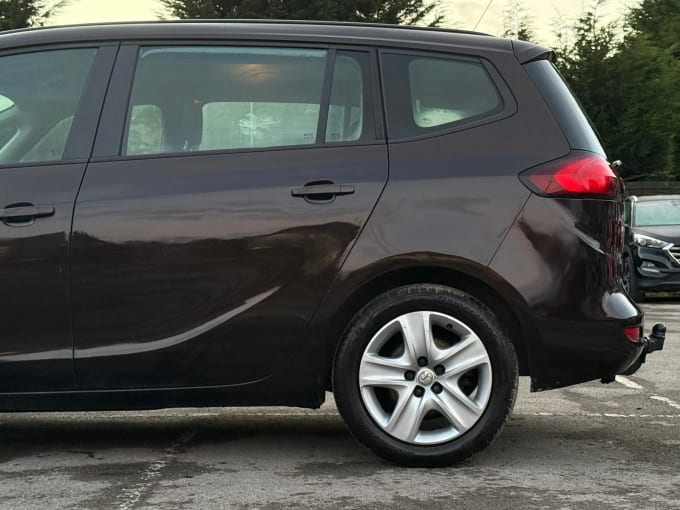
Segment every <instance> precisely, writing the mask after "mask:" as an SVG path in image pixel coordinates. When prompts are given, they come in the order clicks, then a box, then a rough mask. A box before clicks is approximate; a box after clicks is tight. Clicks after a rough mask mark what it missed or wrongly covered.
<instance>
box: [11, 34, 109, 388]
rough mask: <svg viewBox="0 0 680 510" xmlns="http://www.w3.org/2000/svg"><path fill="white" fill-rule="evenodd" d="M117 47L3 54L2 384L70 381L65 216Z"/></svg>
mask: <svg viewBox="0 0 680 510" xmlns="http://www.w3.org/2000/svg"><path fill="white" fill-rule="evenodd" d="M116 51H117V47H116V45H111V46H106V47H101V48H97V47H64V46H61V47H58V48H42V49H35V48H34V49H30V50H14V51H12V52H11V53H4V54H2V55H0V285H1V286H2V296H3V297H2V306H0V324H2V332H1V333H0V392H3V393H8V392H10V393H11V392H31V391H41V392H43V391H56V390H66V389H72V388H74V387H75V378H74V369H73V337H72V330H71V307H70V301H69V299H70V282H69V278H70V267H69V243H70V237H71V218H72V214H73V206H74V202H75V197H76V194H77V192H78V187H79V185H80V181H81V179H82V176H83V172H84V171H85V166H86V163H87V157H88V156H89V153H90V150H91V149H92V143H93V139H94V134H93V133H94V130H95V128H96V125H97V122H98V118H99V113H100V111H101V106H102V102H103V99H104V92H105V91H104V88H105V85H106V81H107V80H108V77H109V75H110V72H111V68H112V65H113V59H114V57H115V53H116Z"/></svg>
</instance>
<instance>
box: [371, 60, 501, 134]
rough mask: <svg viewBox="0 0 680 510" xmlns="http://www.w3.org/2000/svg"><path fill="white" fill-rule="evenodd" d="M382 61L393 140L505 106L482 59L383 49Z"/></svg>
mask: <svg viewBox="0 0 680 510" xmlns="http://www.w3.org/2000/svg"><path fill="white" fill-rule="evenodd" d="M382 65H383V74H384V84H385V85H384V86H385V100H386V109H387V121H388V131H389V136H390V138H392V139H394V138H409V137H415V136H422V135H427V134H429V133H434V132H438V131H444V130H448V129H453V128H456V127H458V126H461V127H462V126H466V125H470V124H474V123H478V122H480V121H484V120H486V119H489V118H492V117H494V116H496V115H498V114H499V113H500V112H502V111H503V109H504V101H503V97H502V96H501V94H500V93H499V91H498V88H497V87H496V84H495V82H494V80H493V79H492V77H491V76H490V74H489V72H488V71H487V69H486V67H485V66H484V64H482V62H480V61H479V60H474V59H466V58H462V57H461V58H460V59H449V58H438V57H428V56H419V55H404V54H393V53H385V54H383V56H382Z"/></svg>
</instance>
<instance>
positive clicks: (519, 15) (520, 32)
mask: <svg viewBox="0 0 680 510" xmlns="http://www.w3.org/2000/svg"><path fill="white" fill-rule="evenodd" d="M502 37H507V38H509V39H519V40H520V41H529V42H532V41H534V40H535V38H536V36H535V33H534V27H533V20H532V19H531V15H530V14H529V11H527V9H526V7H524V4H523V3H522V2H521V1H520V0H510V1H509V2H508V3H507V5H506V8H505V10H504V11H503V34H502Z"/></svg>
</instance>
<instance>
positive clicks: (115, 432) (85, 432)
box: [0, 300, 680, 510]
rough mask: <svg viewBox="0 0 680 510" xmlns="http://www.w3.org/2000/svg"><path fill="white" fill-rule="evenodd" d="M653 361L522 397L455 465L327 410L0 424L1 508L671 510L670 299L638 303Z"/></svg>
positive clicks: (679, 348) (675, 403)
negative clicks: (407, 460)
mask: <svg viewBox="0 0 680 510" xmlns="http://www.w3.org/2000/svg"><path fill="white" fill-rule="evenodd" d="M644 307H645V310H646V312H647V324H648V326H651V324H653V323H654V322H657V321H664V322H666V324H667V326H668V330H669V335H668V336H667V339H666V349H665V350H664V351H663V352H662V353H661V354H656V355H654V356H652V357H651V358H650V360H649V362H648V363H647V365H646V366H644V367H643V368H642V370H641V371H640V372H638V374H637V375H635V376H631V377H628V378H620V379H619V380H617V382H615V383H612V384H609V385H601V384H600V383H599V382H593V383H589V384H584V385H581V386H576V387H571V388H567V389H563V390H557V391H552V392H546V393H540V394H530V393H529V391H528V381H522V387H521V391H520V396H519V399H518V402H517V406H516V407H515V412H514V413H513V415H512V417H511V418H510V420H509V423H508V426H507V427H506V429H505V431H504V432H503V433H502V435H501V436H500V438H499V440H498V441H496V443H494V445H493V446H492V447H490V448H489V449H488V450H486V451H485V452H483V453H482V454H480V455H478V456H476V457H475V458H473V459H472V460H469V461H467V462H466V463H464V464H463V465H461V466H458V467H453V468H448V469H403V468H398V467H395V466H392V465H389V464H386V463H384V462H382V461H380V460H378V459H376V458H375V457H373V456H372V455H371V454H369V453H367V452H366V451H364V450H363V449H362V448H361V447H360V446H359V445H358V444H357V443H355V442H354V441H353V439H352V438H351V437H350V436H349V434H348V432H347V431H346V430H345V428H344V426H343V424H342V422H341V420H340V418H339V417H338V415H337V413H336V412H335V409H334V407H333V404H332V402H329V403H328V404H326V405H325V406H324V407H323V408H322V409H321V410H319V411H306V410H297V409H286V408H280V409H279V408H266V409H261V408H260V409H181V410H162V411H153V412H144V413H110V412H109V413H49V414H18V415H9V414H5V415H0V442H1V443H0V444H2V448H1V449H0V481H1V482H2V483H0V508H11V509H13V510H16V509H31V508H49V509H61V508H87V509H89V508H112V509H120V510H123V509H138V508H140V509H142V508H143V509H146V508H155V509H184V508H200V509H205V508H267V509H279V508H353V507H360V506H362V507H367V508H386V509H387V508H390V509H392V508H394V509H407V508H414V509H415V508H417V509H419V510H421V509H424V508H428V509H433V508H444V507H446V508H456V509H467V508H470V509H474V508H483V509H485V510H490V509H495V508H551V509H552V508H593V509H595V508H596V509H598V510H604V509H610V508H611V509H614V508H616V509H621V508H635V509H641V508H680V470H679V468H680V375H678V374H679V372H678V366H679V365H680V301H664V300H659V301H655V302H652V303H650V304H646V305H645V306H644Z"/></svg>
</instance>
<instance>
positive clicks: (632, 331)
mask: <svg viewBox="0 0 680 510" xmlns="http://www.w3.org/2000/svg"><path fill="white" fill-rule="evenodd" d="M623 333H624V334H625V335H626V338H627V339H628V340H630V341H631V342H635V343H637V342H639V341H640V340H642V327H640V326H629V327H625V328H623Z"/></svg>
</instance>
